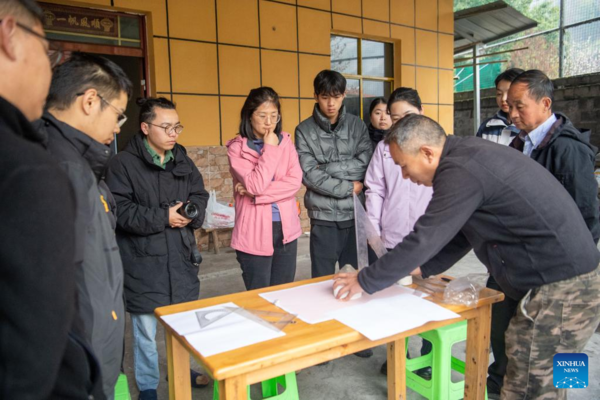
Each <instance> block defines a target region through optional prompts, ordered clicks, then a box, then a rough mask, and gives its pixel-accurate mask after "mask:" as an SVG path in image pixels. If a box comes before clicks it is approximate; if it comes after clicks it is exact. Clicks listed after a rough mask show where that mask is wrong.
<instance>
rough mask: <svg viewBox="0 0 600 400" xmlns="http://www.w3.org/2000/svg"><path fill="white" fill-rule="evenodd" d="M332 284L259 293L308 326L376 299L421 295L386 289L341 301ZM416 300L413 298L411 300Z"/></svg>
mask: <svg viewBox="0 0 600 400" xmlns="http://www.w3.org/2000/svg"><path fill="white" fill-rule="evenodd" d="M332 288H333V280H331V279H330V280H327V281H323V282H318V283H311V284H308V285H302V286H297V287H295V288H291V289H284V290H278V291H275V292H268V293H261V294H260V297H262V298H263V299H265V300H267V301H269V302H271V303H273V304H275V305H276V306H277V307H279V308H281V309H283V310H284V311H287V312H289V313H292V314H297V315H298V318H300V319H301V320H302V321H304V322H307V323H309V324H318V323H319V322H323V321H329V320H330V319H333V317H332V316H331V313H332V312H334V311H337V310H341V309H345V308H348V307H354V306H357V305H359V304H366V303H368V302H370V301H373V300H375V299H385V298H388V297H393V296H397V295H400V294H409V295H413V294H416V295H417V296H422V295H424V294H423V293H421V292H417V291H415V290H413V289H410V288H406V287H403V286H400V285H392V286H390V287H389V288H387V289H384V290H382V291H380V292H377V293H375V294H374V295H368V294H366V293H363V296H362V297H361V298H360V299H356V300H351V301H340V300H337V299H336V298H335V297H333V289H332ZM412 297H416V296H412Z"/></svg>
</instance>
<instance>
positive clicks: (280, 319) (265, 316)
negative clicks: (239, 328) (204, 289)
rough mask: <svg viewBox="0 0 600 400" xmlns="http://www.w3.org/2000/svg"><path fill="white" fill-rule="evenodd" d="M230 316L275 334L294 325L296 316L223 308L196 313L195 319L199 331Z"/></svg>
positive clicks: (274, 312) (240, 308) (277, 312)
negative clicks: (239, 317)
mask: <svg viewBox="0 0 600 400" xmlns="http://www.w3.org/2000/svg"><path fill="white" fill-rule="evenodd" d="M231 314H238V315H241V316H242V317H244V318H247V319H249V320H251V321H254V322H256V323H258V324H260V325H262V326H264V327H265V328H268V329H271V330H274V331H276V332H280V331H282V330H283V329H284V328H285V327H286V326H287V325H288V324H295V323H296V321H294V319H295V318H296V316H297V315H296V314H291V313H286V312H279V311H264V310H254V309H251V308H244V307H223V308H221V309H219V310H200V311H196V318H197V319H198V324H199V325H200V329H204V328H206V327H207V326H210V325H211V324H213V323H215V322H217V321H219V320H221V319H223V318H225V317H227V316H228V315H231ZM209 316H210V317H209Z"/></svg>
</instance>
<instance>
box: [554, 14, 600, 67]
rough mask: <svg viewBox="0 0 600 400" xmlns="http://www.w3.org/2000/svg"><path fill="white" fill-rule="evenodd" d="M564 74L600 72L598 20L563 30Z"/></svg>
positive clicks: (599, 22) (599, 26)
mask: <svg viewBox="0 0 600 400" xmlns="http://www.w3.org/2000/svg"><path fill="white" fill-rule="evenodd" d="M564 41H565V42H564V71H563V75H564V76H574V75H583V74H591V73H594V72H600V21H597V22H592V23H589V24H585V25H579V26H576V27H574V28H569V29H566V30H565V36H564Z"/></svg>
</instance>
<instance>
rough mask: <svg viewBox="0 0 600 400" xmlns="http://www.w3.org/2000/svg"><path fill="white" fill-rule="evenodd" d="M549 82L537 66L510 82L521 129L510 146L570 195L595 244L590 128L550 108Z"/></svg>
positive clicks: (599, 235) (598, 233) (599, 234)
mask: <svg viewBox="0 0 600 400" xmlns="http://www.w3.org/2000/svg"><path fill="white" fill-rule="evenodd" d="M553 100H554V85H553V84H552V81H551V80H550V78H548V77H547V76H546V75H545V74H544V73H543V72H542V71H538V70H530V71H525V72H523V73H522V74H521V75H519V76H518V77H517V78H515V80H514V81H513V82H512V84H511V85H510V89H509V91H508V105H509V107H510V118H511V120H512V121H513V123H514V124H515V126H516V127H517V128H518V129H520V130H521V133H520V134H519V135H518V136H517V137H516V138H515V139H514V140H513V141H512V143H511V144H510V146H511V147H514V148H515V149H517V150H520V151H522V152H523V153H524V154H525V155H528V156H529V157H531V158H532V159H534V160H535V161H537V162H538V163H540V164H541V165H542V166H543V167H544V168H546V169H547V170H548V171H550V173H551V174H552V175H554V176H555V177H556V179H558V181H559V182H560V183H561V185H563V186H564V187H565V189H567V192H569V194H570V195H571V197H572V198H573V200H575V203H576V204H577V207H578V208H579V211H580V212H581V215H582V216H583V219H584V220H585V223H586V224H587V226H588V229H589V230H590V232H591V233H592V237H593V239H594V242H595V243H598V239H600V221H599V220H598V217H599V210H598V183H597V181H596V177H595V175H594V163H595V157H596V153H597V152H598V149H596V148H595V147H594V146H592V145H591V144H590V132H589V131H582V132H580V131H579V130H578V129H577V128H575V127H574V126H573V124H572V123H571V121H570V120H569V118H567V116H566V115H564V114H562V113H554V112H553V111H552V102H553Z"/></svg>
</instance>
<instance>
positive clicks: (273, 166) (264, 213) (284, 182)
mask: <svg viewBox="0 0 600 400" xmlns="http://www.w3.org/2000/svg"><path fill="white" fill-rule="evenodd" d="M227 156H228V157H229V166H230V168H229V169H230V171H231V175H232V176H233V187H234V188H235V185H236V184H237V183H238V182H240V183H241V184H242V185H244V187H245V188H246V190H248V192H250V193H252V194H253V195H254V196H255V197H254V199H252V198H251V197H249V196H242V195H240V194H239V193H237V192H235V190H234V197H235V226H234V228H233V234H232V237H231V247H233V248H234V249H236V250H239V251H243V252H244V253H249V254H254V255H257V256H271V255H273V225H272V221H273V219H272V218H273V217H272V212H271V203H276V204H277V206H278V207H279V213H280V215H281V226H282V229H283V243H289V242H292V241H294V240H296V239H297V238H298V237H299V236H300V235H301V234H302V228H301V226H300V217H299V216H298V207H297V206H296V193H297V192H298V190H299V189H300V187H301V185H302V169H301V168H300V163H299V161H298V153H296V148H295V147H294V143H293V142H292V140H291V138H290V134H289V133H285V132H282V133H281V135H280V139H279V146H271V145H268V144H265V145H264V147H263V149H262V154H261V155H259V154H258V153H257V152H256V150H254V149H252V148H250V147H249V146H248V139H247V138H242V137H241V136H239V135H238V136H236V137H235V138H234V139H232V140H230V141H229V142H228V143H227Z"/></svg>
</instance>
